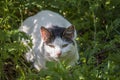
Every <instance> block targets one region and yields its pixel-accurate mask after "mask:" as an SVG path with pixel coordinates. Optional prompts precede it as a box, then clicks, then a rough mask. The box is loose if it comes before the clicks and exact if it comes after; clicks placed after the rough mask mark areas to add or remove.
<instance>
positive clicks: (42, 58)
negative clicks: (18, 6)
mask: <svg viewBox="0 0 120 80" xmlns="http://www.w3.org/2000/svg"><path fill="white" fill-rule="evenodd" d="M51 25H57V26H59V27H64V28H67V27H69V26H71V23H70V22H68V21H67V20H66V19H64V18H63V17H62V16H61V15H59V14H57V13H55V12H52V11H49V10H44V11H41V12H39V13H38V14H36V15H34V16H31V17H29V18H27V19H26V20H25V21H24V22H23V23H22V25H21V27H20V28H19V30H20V31H23V32H25V33H26V34H28V35H30V36H31V38H32V43H33V47H32V49H30V51H28V52H27V53H26V59H27V60H28V61H31V62H33V63H34V67H35V68H36V69H37V70H40V69H41V68H46V66H45V63H46V61H54V60H56V61H59V60H60V61H63V60H65V61H66V62H67V63H68V64H69V65H74V63H75V62H76V61H77V60H78V58H79V56H78V50H77V44H76V42H75V40H74V42H75V46H73V45H72V44H69V45H68V46H67V47H65V48H62V47H61V46H62V45H63V44H66V43H67V42H65V41H63V40H61V39H60V38H56V39H55V40H54V42H53V43H52V44H53V45H55V48H51V47H49V46H47V45H45V46H44V47H45V51H44V52H43V50H42V47H43V41H42V39H41V36H40V27H41V26H45V27H46V28H48V27H51ZM74 36H75V37H76V32H75V35H74ZM24 42H25V41H24ZM59 51H61V52H62V54H61V56H60V58H58V56H57V55H56V52H59ZM48 53H50V54H48Z"/></svg>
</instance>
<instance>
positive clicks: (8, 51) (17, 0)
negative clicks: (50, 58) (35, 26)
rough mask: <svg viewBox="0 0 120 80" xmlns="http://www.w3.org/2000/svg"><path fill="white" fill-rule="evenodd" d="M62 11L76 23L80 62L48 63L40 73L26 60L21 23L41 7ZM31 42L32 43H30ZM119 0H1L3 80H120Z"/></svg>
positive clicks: (0, 70) (0, 62)
mask: <svg viewBox="0 0 120 80" xmlns="http://www.w3.org/2000/svg"><path fill="white" fill-rule="evenodd" d="M44 9H49V10H53V11H55V12H58V13H60V14H61V15H63V16H64V17H65V18H66V19H68V20H69V21H70V22H71V23H73V25H75V26H76V29H77V33H78V37H77V39H76V40H77V44H78V49H79V54H80V65H75V66H74V67H72V68H70V67H67V66H65V65H64V64H62V63H53V62H48V63H47V66H48V69H47V70H41V71H40V72H37V71H36V70H35V69H34V68H33V67H32V65H31V63H27V62H26V60H25V59H24V53H25V52H26V51H27V50H28V48H27V47H25V46H24V45H23V44H22V43H21V39H22V38H23V37H24V38H26V39H29V37H28V36H26V35H25V34H24V33H21V32H19V31H17V29H18V28H19V26H20V25H21V22H22V21H23V20H24V19H26V18H27V17H29V16H32V15H34V14H36V13H37V12H39V11H40V10H44ZM30 45H31V44H30ZM119 70H120V1H119V0H52V1H49V0H26V1H25V0H1V1H0V80H120V71H119Z"/></svg>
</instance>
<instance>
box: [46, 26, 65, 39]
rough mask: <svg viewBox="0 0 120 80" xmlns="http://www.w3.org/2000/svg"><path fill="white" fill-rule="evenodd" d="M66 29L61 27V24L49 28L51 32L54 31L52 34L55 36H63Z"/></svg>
mask: <svg viewBox="0 0 120 80" xmlns="http://www.w3.org/2000/svg"><path fill="white" fill-rule="evenodd" d="M65 29H66V28H63V27H59V26H51V27H50V28H48V30H49V31H50V32H52V35H53V36H54V38H56V37H62V35H63V32H64V31H65Z"/></svg>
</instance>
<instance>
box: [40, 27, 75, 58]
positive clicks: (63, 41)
mask: <svg viewBox="0 0 120 80" xmlns="http://www.w3.org/2000/svg"><path fill="white" fill-rule="evenodd" d="M74 32H75V30H74V26H70V27H68V28H59V27H56V26H54V28H50V29H46V28H45V27H41V30H40V33H41V38H42V40H43V42H44V45H43V46H44V50H45V54H46V56H47V57H49V58H50V59H54V60H57V59H59V58H62V57H64V56H67V55H69V53H71V52H73V51H72V50H73V48H74V47H75V43H74V38H75V37H74V36H75V34H74Z"/></svg>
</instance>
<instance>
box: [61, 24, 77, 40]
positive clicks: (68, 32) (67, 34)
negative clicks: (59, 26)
mask: <svg viewBox="0 0 120 80" xmlns="http://www.w3.org/2000/svg"><path fill="white" fill-rule="evenodd" d="M74 32H75V27H74V26H73V25H71V26H69V27H68V28H67V29H65V31H64V32H63V37H64V38H67V39H73V38H74V37H75V36H74Z"/></svg>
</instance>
